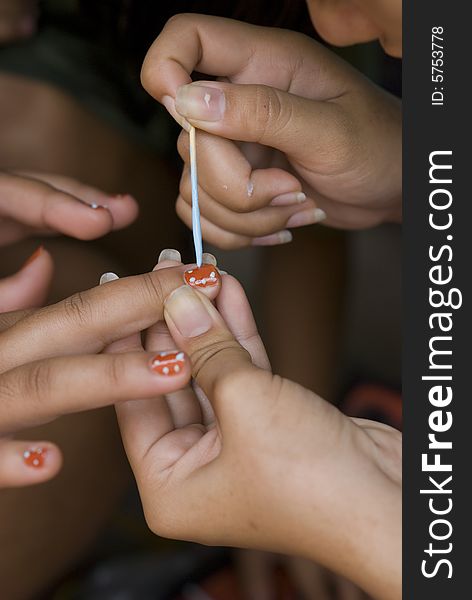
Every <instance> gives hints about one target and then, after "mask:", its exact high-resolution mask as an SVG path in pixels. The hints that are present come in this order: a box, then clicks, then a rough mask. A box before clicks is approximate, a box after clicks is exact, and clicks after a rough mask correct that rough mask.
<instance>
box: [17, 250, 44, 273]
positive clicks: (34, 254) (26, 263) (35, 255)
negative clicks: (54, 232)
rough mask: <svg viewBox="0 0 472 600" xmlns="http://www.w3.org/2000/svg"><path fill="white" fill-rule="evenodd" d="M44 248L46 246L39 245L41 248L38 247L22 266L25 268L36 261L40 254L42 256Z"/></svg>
mask: <svg viewBox="0 0 472 600" xmlns="http://www.w3.org/2000/svg"><path fill="white" fill-rule="evenodd" d="M43 250H44V246H39V248H36V250H35V251H34V252H33V254H32V255H31V256H30V257H29V258H28V259H27V260H26V261H25V262H24V263H23V266H22V267H21V268H22V269H24V268H26V267H27V266H28V265H30V264H31V263H32V262H34V261H35V260H36V259H37V258H38V257H39V256H41V254H42V253H43Z"/></svg>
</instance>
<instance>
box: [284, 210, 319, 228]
mask: <svg viewBox="0 0 472 600" xmlns="http://www.w3.org/2000/svg"><path fill="white" fill-rule="evenodd" d="M324 219H326V213H325V211H324V210H322V209H321V208H310V209H309V210H301V211H300V212H297V213H295V214H294V215H292V216H291V217H290V219H289V220H288V221H287V224H286V225H285V227H303V225H313V223H319V222H320V221H323V220H324Z"/></svg>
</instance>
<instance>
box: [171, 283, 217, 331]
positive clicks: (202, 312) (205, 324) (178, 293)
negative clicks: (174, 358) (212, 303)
mask: <svg viewBox="0 0 472 600" xmlns="http://www.w3.org/2000/svg"><path fill="white" fill-rule="evenodd" d="M164 309H165V315H166V316H167V318H170V320H171V321H172V322H173V323H174V325H175V326H176V327H177V329H178V330H179V332H180V334H181V335H183V336H184V337H188V338H192V337H197V336H198V335H201V334H202V333H205V332H207V331H208V330H209V329H210V327H211V326H212V323H213V321H212V318H211V316H210V314H209V313H208V311H207V309H206V307H205V305H204V304H203V302H202V301H201V300H200V298H199V297H198V294H197V293H196V292H195V291H194V290H192V288H190V287H188V286H186V285H183V286H182V287H180V288H177V289H176V290H174V291H173V292H172V294H171V295H170V296H169V297H168V298H167V300H166V302H165V305H164Z"/></svg>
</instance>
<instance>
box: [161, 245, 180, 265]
mask: <svg viewBox="0 0 472 600" xmlns="http://www.w3.org/2000/svg"><path fill="white" fill-rule="evenodd" d="M165 260H175V261H177V262H182V257H181V256H180V252H179V251H178V250H174V249H173V248H165V249H164V250H163V251H162V252H161V253H160V254H159V258H158V259H157V262H158V263H160V262H164V261H165Z"/></svg>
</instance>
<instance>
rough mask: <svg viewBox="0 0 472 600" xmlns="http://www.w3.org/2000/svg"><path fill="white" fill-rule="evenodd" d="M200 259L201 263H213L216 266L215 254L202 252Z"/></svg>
mask: <svg viewBox="0 0 472 600" xmlns="http://www.w3.org/2000/svg"><path fill="white" fill-rule="evenodd" d="M202 260H203V264H205V265H213V266H215V267H216V264H217V260H216V256H214V255H213V254H210V253H209V252H204V253H203V254H202Z"/></svg>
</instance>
